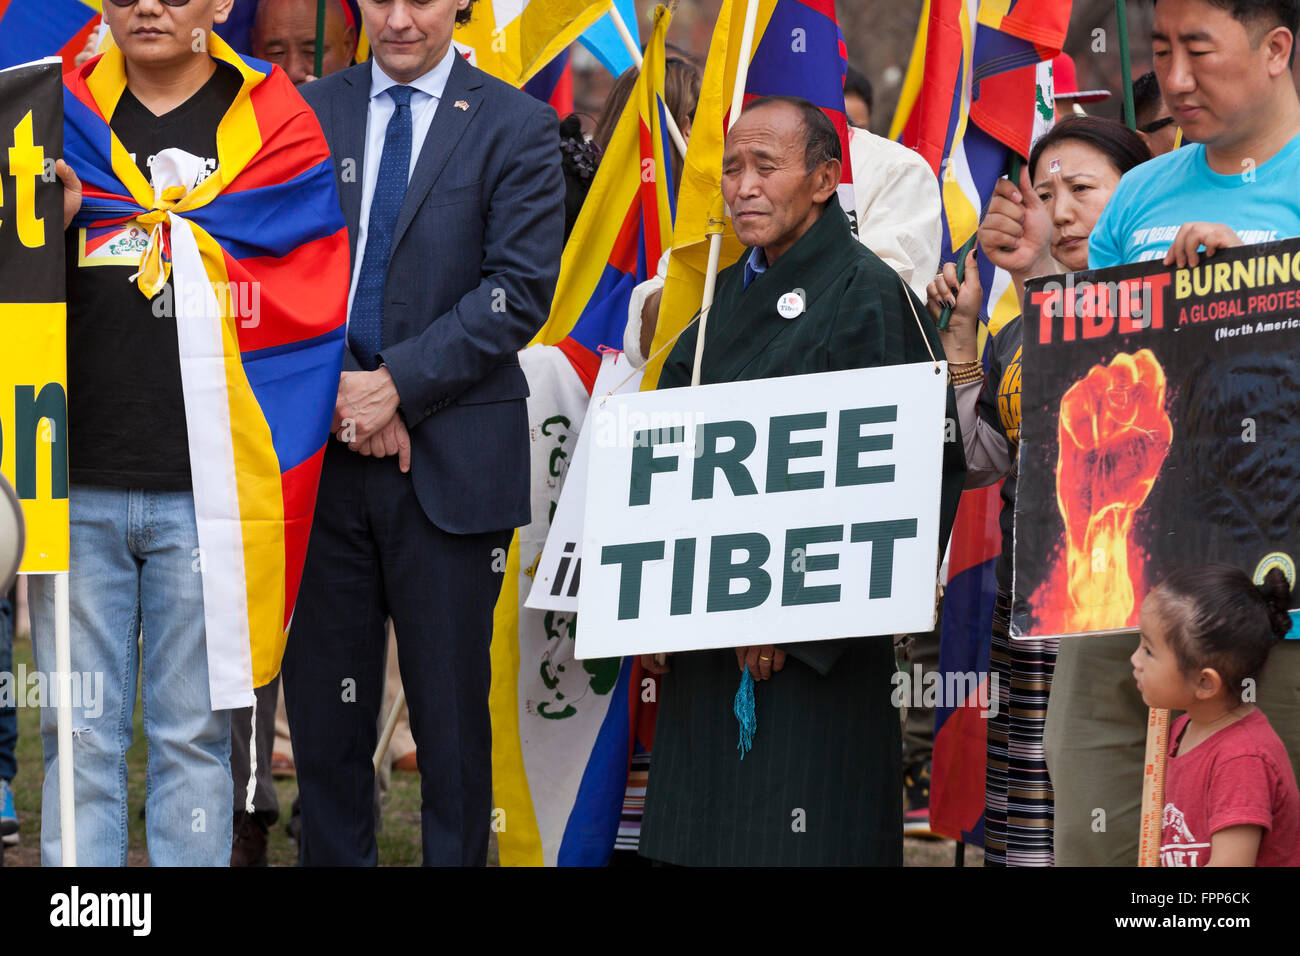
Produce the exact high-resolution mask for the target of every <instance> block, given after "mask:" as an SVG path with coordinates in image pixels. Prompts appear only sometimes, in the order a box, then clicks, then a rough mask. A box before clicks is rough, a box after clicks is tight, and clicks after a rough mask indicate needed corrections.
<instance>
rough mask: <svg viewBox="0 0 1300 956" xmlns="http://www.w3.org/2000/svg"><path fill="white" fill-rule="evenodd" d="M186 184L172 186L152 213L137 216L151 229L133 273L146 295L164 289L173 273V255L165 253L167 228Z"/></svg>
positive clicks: (152, 295) (163, 192)
mask: <svg viewBox="0 0 1300 956" xmlns="http://www.w3.org/2000/svg"><path fill="white" fill-rule="evenodd" d="M186 194H187V190H186V189H185V187H184V186H168V187H167V188H166V189H164V190H163V191H162V195H161V196H159V197H158V198H157V199H156V200H155V201H154V205H153V208H152V209H150V210H149V211H148V212H145V213H141V214H140V215H138V216H136V217H135V222H137V223H139V225H140V226H141V227H142V228H145V229H148V230H149V245H148V246H146V247H145V250H144V252H143V253H141V254H140V268H139V269H138V270H137V271H136V273H135V274H134V275H133V276H131V280H132V281H134V282H135V283H136V285H138V286H139V287H140V291H141V292H143V293H144V295H145V298H147V299H152V298H153V297H154V296H156V295H157V294H158V293H159V292H161V291H162V288H163V286H165V285H166V284H167V279H168V277H169V276H170V275H171V268H172V264H171V256H170V254H164V253H165V252H166V251H167V250H166V249H165V248H164V247H165V246H166V245H167V230H166V229H165V228H164V227H165V226H166V225H167V223H168V222H169V221H170V217H171V211H172V210H173V209H175V208H176V206H177V204H178V203H180V201H181V200H182V199H184V198H185V196H186Z"/></svg>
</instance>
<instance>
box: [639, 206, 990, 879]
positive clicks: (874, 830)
mask: <svg viewBox="0 0 1300 956" xmlns="http://www.w3.org/2000/svg"><path fill="white" fill-rule="evenodd" d="M747 259H748V250H747V251H746V253H745V255H744V256H742V258H741V259H740V261H739V262H737V263H736V264H735V265H734V266H732V267H731V268H729V269H726V270H725V271H723V272H722V273H721V274H720V275H719V277H718V285H717V291H716V295H715V298H714V305H713V308H712V309H711V310H710V315H709V320H708V331H707V333H706V341H705V348H704V360H703V365H702V369H701V383H702V384H706V385H707V384H712V383H715V382H737V381H748V380H752V379H760V378H774V377H777V376H783V375H802V374H809V373H814V372H830V371H837V370H841V369H851V368H872V367H875V366H881V365H897V364H903V363H910V362H920V361H928V360H929V359H930V351H928V350H927V348H926V339H928V340H929V348H930V349H932V350H933V353H934V355H936V356H938V357H939V358H942V357H943V349H942V346H941V344H940V342H939V339H938V336H937V335H936V334H935V332H934V328H933V324H932V323H931V322H930V320H929V317H928V316H927V314H926V312H925V310H924V307H923V306H922V305H921V303H920V302H918V301H916V300H915V298H914V297H913V304H914V305H915V306H916V312H917V315H919V316H920V317H921V322H922V325H923V327H924V328H925V330H926V331H925V337H924V338H923V337H922V332H921V329H920V328H919V327H918V325H917V321H916V319H915V318H914V317H913V314H912V309H911V308H910V307H909V306H908V302H907V300H908V297H909V296H911V295H912V293H911V292H910V290H909V289H908V288H907V286H906V285H904V284H903V282H902V281H901V280H900V279H899V277H898V275H897V274H896V273H895V272H894V271H893V270H892V269H890V268H889V266H887V265H885V264H884V263H883V262H882V261H881V260H880V259H879V258H878V257H877V256H876V255H875V254H874V253H872V252H870V251H869V250H868V249H867V248H866V247H865V246H863V245H862V244H861V243H859V242H857V241H856V240H855V239H854V238H853V235H852V233H851V232H850V231H849V222H848V219H847V218H846V217H845V215H844V213H843V212H842V211H841V210H840V208H839V206H838V205H835V204H832V205H830V206H829V207H828V208H827V210H826V212H825V213H823V215H822V216H821V218H819V219H818V220H817V221H816V222H815V223H814V224H813V225H812V226H811V227H810V228H809V230H808V231H807V232H806V233H804V235H803V236H802V237H800V239H799V240H798V241H797V242H796V243H795V244H794V245H793V246H792V247H791V248H790V249H788V250H787V251H786V253H785V254H784V255H783V256H781V257H780V258H779V259H778V260H777V261H776V262H775V263H774V264H772V265H770V266H769V267H768V269H767V271H766V272H764V273H761V274H759V275H758V276H757V277H756V278H755V279H754V280H753V281H752V282H751V283H750V285H749V288H747V289H746V288H744V287H743V283H744V270H745V262H746V261H747ZM795 288H800V289H803V290H804V298H805V301H806V302H807V308H806V310H805V311H804V313H803V314H802V315H800V316H798V317H796V318H794V319H784V318H782V317H781V316H780V314H779V313H778V312H777V308H776V306H777V300H778V298H779V297H780V296H781V295H782V294H783V293H786V292H789V291H791V290H793V289H795ZM697 329H698V325H696V326H692V327H691V328H690V329H688V330H687V331H686V332H685V333H683V335H682V337H681V339H680V340H679V341H678V342H677V345H676V346H675V347H674V348H673V350H672V352H671V353H670V354H669V357H668V360H667V362H666V363H665V365H664V369H663V374H662V375H661V376H660V380H659V387H660V388H677V387H681V386H687V385H689V384H690V381H691V369H692V366H693V364H694V357H695V341H696V330H697ZM948 416H949V418H950V419H951V420H952V421H954V422H955V421H956V420H957V410H956V402H955V399H954V397H953V392H952V388H951V386H949V388H948ZM943 467H944V478H943V485H942V489H943V490H942V506H941V512H940V535H941V537H940V540H941V541H943V542H946V541H947V540H948V532H949V530H950V529H951V527H952V521H953V517H954V515H955V514H956V511H957V498H958V496H959V495H960V493H961V486H962V480H963V476H964V475H965V471H966V460H965V456H964V454H963V452H962V445H961V441H960V440H956V441H952V442H948V443H946V444H945V446H944V465H943ZM864 493H870V492H865V491H864ZM937 560H938V555H937V554H936V564H928V563H927V564H926V565H925V566H924V567H920V566H918V567H915V568H907V569H899V570H905V571H906V572H907V573H914V574H920V575H924V576H925V577H927V578H934V577H935V575H936V572H937ZM895 573H898V571H896V572H895ZM738 643H740V642H739V641H738ZM746 643H751V644H754V643H772V644H775V645H777V646H782V645H781V635H780V634H775V633H774V634H767V635H762V637H761V640H760V639H759V638H757V637H756V638H755V639H754V640H752V641H749V642H746ZM782 649H783V650H785V651H786V653H787V654H788V655H789V657H788V659H787V660H786V664H785V669H784V670H782V671H781V672H780V673H777V674H773V675H772V678H771V680H767V681H759V682H757V683H756V684H755V693H754V697H755V705H756V711H757V717H758V732H757V734H756V735H755V737H754V749H753V750H752V751H750V752H749V753H748V754H746V756H745V759H744V760H743V761H742V760H741V759H740V753H739V751H737V749H736V744H737V742H738V739H739V725H738V723H737V722H736V718H735V715H734V713H733V712H732V701H733V699H734V697H735V693H736V690H737V688H738V687H739V685H740V670H739V668H738V666H737V664H736V655H735V652H734V651H732V650H730V649H728V650H720V651H692V652H688V653H678V654H673V655H672V656H671V657H670V658H669V667H670V668H671V671H670V672H669V673H668V674H666V675H665V676H664V677H663V678H662V679H661V681H660V688H659V717H658V723H657V725H656V728H655V739H654V748H653V753H652V755H651V760H650V778H649V784H648V790H647V793H646V803H645V814H644V817H643V821H642V829H641V852H642V853H643V854H644V855H645V856H648V857H650V858H651V859H656V860H662V861H665V862H668V863H675V864H685V865H696V866H728V865H836V864H849V865H894V866H899V865H902V862H903V774H902V737H901V730H900V727H899V712H898V710H897V708H895V707H894V706H893V704H892V703H891V700H890V697H891V692H892V691H893V686H892V684H891V680H890V678H891V676H892V674H893V673H894V670H895V665H894V652H893V641H892V638H890V637H861V638H848V639H845V640H838V641H817V642H799V643H794V644H788V645H784V646H783V647H782Z"/></svg>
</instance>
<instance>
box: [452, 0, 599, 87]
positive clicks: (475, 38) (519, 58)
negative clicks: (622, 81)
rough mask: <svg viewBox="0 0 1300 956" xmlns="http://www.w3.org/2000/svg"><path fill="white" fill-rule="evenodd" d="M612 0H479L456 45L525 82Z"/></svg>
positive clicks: (480, 63) (483, 66) (477, 61)
mask: <svg viewBox="0 0 1300 956" xmlns="http://www.w3.org/2000/svg"><path fill="white" fill-rule="evenodd" d="M612 3H613V0H479V2H478V3H476V4H475V5H474V15H473V16H472V17H470V19H469V22H468V23H462V24H459V25H457V27H456V31H455V33H454V34H453V36H454V38H455V41H456V45H457V47H458V48H460V49H462V51H468V53H467V55H468V58H469V61H470V62H471V63H473V64H474V65H475V66H477V67H478V68H479V69H480V70H484V71H485V72H488V73H491V74H492V75H493V76H495V77H496V78H497V79H499V80H504V81H505V82H507V83H510V84H511V85H513V86H523V85H524V84H525V83H527V82H528V81H529V80H530V79H532V78H533V76H534V75H535V74H536V73H537V72H538V71H539V70H541V69H542V67H544V66H546V64H548V63H550V62H551V61H552V60H553V59H555V58H556V57H557V56H558V55H559V54H560V51H561V50H563V49H564V48H565V47H567V46H568V45H569V44H570V43H573V42H574V41H575V40H577V39H578V37H579V36H580V35H581V34H582V33H583V31H585V30H586V29H587V28H588V27H589V26H591V25H592V24H593V23H595V22H596V21H597V20H599V19H600V18H601V17H602V16H604V15H605V14H606V13H608V12H609V8H610V6H611V5H612Z"/></svg>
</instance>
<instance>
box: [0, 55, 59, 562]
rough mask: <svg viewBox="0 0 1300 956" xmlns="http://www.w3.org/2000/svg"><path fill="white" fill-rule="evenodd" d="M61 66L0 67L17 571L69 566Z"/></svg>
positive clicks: (6, 386)
mask: <svg viewBox="0 0 1300 956" xmlns="http://www.w3.org/2000/svg"><path fill="white" fill-rule="evenodd" d="M61 68H62V64H61V61H60V60H59V59H58V58H54V59H50V60H42V61H40V62H38V63H32V64H27V65H25V66H17V67H13V68H11V69H8V70H4V71H0V141H3V142H2V143H0V147H2V148H0V289H3V291H2V292H0V343H3V347H0V472H3V474H4V476H5V477H6V478H7V479H9V481H10V483H11V484H12V485H13V486H14V490H15V491H16V492H17V493H18V499H19V501H20V502H21V504H22V510H23V516H24V520H25V522H26V525H27V548H26V551H25V553H24V556H23V561H22V565H21V567H20V568H19V570H20V571H21V572H22V573H49V572H56V571H67V570H68V428H67V421H68V412H67V408H68V401H67V356H66V323H67V306H66V304H65V292H64V274H63V269H64V248H63V186H62V184H61V183H60V182H59V180H58V178H57V176H56V175H55V171H54V164H55V161H56V160H57V159H58V158H59V157H60V156H62V155H63V80H62V74H61Z"/></svg>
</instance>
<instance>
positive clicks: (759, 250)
mask: <svg viewBox="0 0 1300 956" xmlns="http://www.w3.org/2000/svg"><path fill="white" fill-rule="evenodd" d="M766 271H767V254H766V253H764V252H763V247H762V246H755V247H754V248H753V249H751V250H749V258H748V259H746V260H745V288H746V289H748V288H749V284H750V283H751V282H753V281H754V280H755V279H757V278H758V277H759V276H761V275H762V274H763V273H764V272H766Z"/></svg>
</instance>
